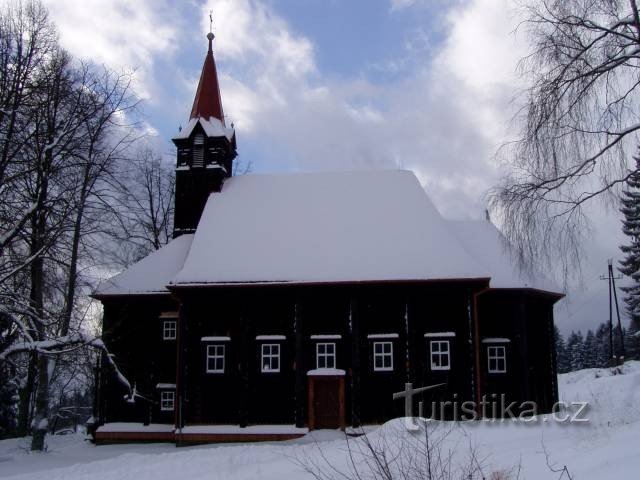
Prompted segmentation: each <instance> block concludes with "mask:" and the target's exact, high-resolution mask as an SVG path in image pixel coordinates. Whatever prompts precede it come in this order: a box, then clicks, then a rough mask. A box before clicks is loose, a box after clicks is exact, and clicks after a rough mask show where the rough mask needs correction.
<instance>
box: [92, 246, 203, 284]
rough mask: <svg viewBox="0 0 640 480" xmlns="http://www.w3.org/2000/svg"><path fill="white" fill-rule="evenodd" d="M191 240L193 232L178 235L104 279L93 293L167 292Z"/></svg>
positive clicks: (182, 262)
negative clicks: (167, 287) (168, 285)
mask: <svg viewBox="0 0 640 480" xmlns="http://www.w3.org/2000/svg"><path fill="white" fill-rule="evenodd" d="M192 240H193V235H192V234H191V235H181V236H179V237H178V238H176V239H175V240H172V241H171V242H169V243H168V244H167V245H165V246H164V247H162V248H160V249H159V250H156V251H155V252H152V253H151V254H149V255H148V256H146V257H144V258H143V259H142V260H140V261H139V262H137V263H134V264H133V265H131V266H130V267H129V268H128V269H126V270H125V271H124V272H122V273H120V274H118V275H116V276H114V277H111V278H110V279H109V280H105V281H103V282H102V283H101V284H100V286H99V287H98V289H97V290H96V292H95V293H94V295H96V296H102V295H135V294H149V293H168V290H167V289H166V285H167V284H168V283H169V281H170V280H171V279H172V278H173V277H174V276H175V275H176V273H178V271H179V270H180V268H182V265H183V264H184V259H185V258H186V256H187V253H188V252H189V248H190V247H191V241H192Z"/></svg>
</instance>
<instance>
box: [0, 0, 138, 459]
mask: <svg viewBox="0 0 640 480" xmlns="http://www.w3.org/2000/svg"><path fill="white" fill-rule="evenodd" d="M130 81H131V77H130V76H128V75H126V74H120V73H113V72H111V71H110V70H109V69H107V68H104V67H97V66H94V65H91V64H88V63H85V62H81V61H78V60H76V59H74V58H73V57H72V56H71V55H69V53H68V52H66V51H65V50H64V49H62V47H61V46H60V44H59V41H58V35H57V32H56V29H55V26H54V25H53V24H52V22H51V21H50V19H49V17H48V12H47V10H46V8H45V7H44V6H43V5H42V3H40V2H39V1H38V0H14V1H12V2H5V3H1V4H0V320H1V322H0V369H8V370H9V371H14V372H15V373H16V375H17V376H18V377H19V380H20V381H19V385H20V387H19V399H20V400H19V405H18V412H19V424H18V426H19V427H20V428H19V430H20V432H19V433H20V434H26V433H27V428H28V427H29V425H32V426H33V429H32V433H33V441H32V449H34V450H42V449H44V437H45V434H46V432H47V427H48V425H49V420H50V418H49V417H50V405H51V397H50V387H51V380H52V374H55V372H56V368H57V365H58V367H59V363H58V361H59V359H60V358H61V357H62V356H64V355H67V354H68V353H69V352H73V351H74V350H77V349H81V348H84V347H85V346H91V347H93V348H98V349H102V350H103V349H104V345H103V344H102V342H101V341H100V340H99V339H97V338H96V335H95V333H93V332H91V331H90V330H88V329H87V328H86V325H85V318H86V315H85V312H86V305H82V302H80V301H79V296H80V295H79V292H80V290H81V288H82V287H84V286H86V285H87V283H86V282H87V277H84V278H83V273H82V272H83V271H86V270H87V267H89V266H92V265H93V264H94V263H90V262H94V257H95V255H94V253H95V252H96V246H95V245H96V244H99V243H100V242H99V241H98V239H97V238H96V237H97V236H98V235H99V234H100V232H101V231H102V230H103V229H104V225H103V224H101V223H100V222H101V221H103V219H104V218H105V215H102V214H101V212H100V209H101V208H103V205H104V203H103V200H104V199H105V198H107V197H108V196H109V188H110V185H111V184H112V182H109V181H108V180H109V177H110V176H111V175H113V174H115V173H117V171H118V169H116V168H114V165H115V163H116V162H117V161H118V160H119V158H120V156H121V154H122V152H123V151H126V146H127V144H128V142H130V141H131V139H132V138H133V137H134V136H135V135H134V134H133V131H132V129H131V128H130V127H131V126H130V125H128V124H126V125H125V124H123V122H124V121H127V122H129V120H123V119H129V118H130V117H129V113H131V112H132V110H133V108H134V107H135V104H136V100H135V98H133V97H132V96H131V94H130V90H129V86H130ZM83 261H85V262H86V263H84V264H83ZM11 398H14V396H12V397H11Z"/></svg>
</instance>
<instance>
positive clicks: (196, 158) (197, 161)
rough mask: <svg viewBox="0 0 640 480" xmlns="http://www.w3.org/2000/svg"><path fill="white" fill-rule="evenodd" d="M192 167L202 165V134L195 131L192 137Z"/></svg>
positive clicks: (200, 166)
mask: <svg viewBox="0 0 640 480" xmlns="http://www.w3.org/2000/svg"><path fill="white" fill-rule="evenodd" d="M192 166H193V167H194V168H202V167H204V135H202V134H201V133H197V134H196V135H195V136H194V137H193V162H192Z"/></svg>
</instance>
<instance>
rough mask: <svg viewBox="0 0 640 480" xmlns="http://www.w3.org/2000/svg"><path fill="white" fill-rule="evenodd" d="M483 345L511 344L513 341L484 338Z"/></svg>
mask: <svg viewBox="0 0 640 480" xmlns="http://www.w3.org/2000/svg"><path fill="white" fill-rule="evenodd" d="M482 343H511V340H510V339H508V338H498V337H495V338H483V339H482Z"/></svg>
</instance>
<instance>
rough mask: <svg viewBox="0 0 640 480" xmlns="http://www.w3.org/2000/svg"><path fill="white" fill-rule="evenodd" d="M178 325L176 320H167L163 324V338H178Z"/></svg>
mask: <svg viewBox="0 0 640 480" xmlns="http://www.w3.org/2000/svg"><path fill="white" fill-rule="evenodd" d="M176 325H177V322H176V321H175V320H165V321H164V323H163V324H162V339H163V340H175V339H176V330H177V329H176Z"/></svg>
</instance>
